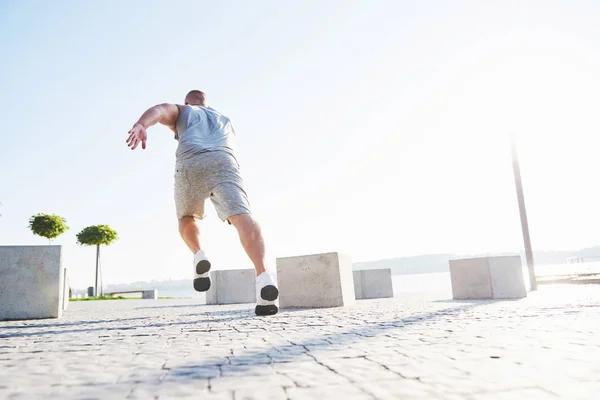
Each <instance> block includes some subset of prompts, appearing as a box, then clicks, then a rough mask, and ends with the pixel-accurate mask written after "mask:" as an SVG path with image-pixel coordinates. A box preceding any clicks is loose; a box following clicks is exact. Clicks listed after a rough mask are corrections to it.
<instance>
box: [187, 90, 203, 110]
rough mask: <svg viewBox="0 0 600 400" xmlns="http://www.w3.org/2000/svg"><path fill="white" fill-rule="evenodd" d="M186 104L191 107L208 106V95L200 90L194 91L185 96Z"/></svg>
mask: <svg viewBox="0 0 600 400" xmlns="http://www.w3.org/2000/svg"><path fill="white" fill-rule="evenodd" d="M185 104H186V105H187V104H189V105H191V106H206V94H204V92H202V91H200V90H192V91H190V92H189V93H188V94H187V96H185Z"/></svg>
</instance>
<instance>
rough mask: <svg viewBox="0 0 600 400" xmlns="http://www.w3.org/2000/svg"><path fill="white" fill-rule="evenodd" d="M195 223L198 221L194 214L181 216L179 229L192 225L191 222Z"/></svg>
mask: <svg viewBox="0 0 600 400" xmlns="http://www.w3.org/2000/svg"><path fill="white" fill-rule="evenodd" d="M195 223H196V219H195V218H194V217H192V216H188V217H181V218H179V230H180V231H183V230H185V229H186V228H187V227H188V226H190V224H195Z"/></svg>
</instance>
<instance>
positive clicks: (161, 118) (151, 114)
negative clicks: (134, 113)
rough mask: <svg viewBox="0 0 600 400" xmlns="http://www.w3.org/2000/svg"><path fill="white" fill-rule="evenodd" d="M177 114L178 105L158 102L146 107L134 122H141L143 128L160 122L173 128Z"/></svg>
mask: <svg viewBox="0 0 600 400" xmlns="http://www.w3.org/2000/svg"><path fill="white" fill-rule="evenodd" d="M178 116H179V107H177V106H176V105H175V104H168V103H164V104H158V105H156V106H154V107H150V108H149V109H147V110H146V111H145V112H144V113H143V114H142V116H141V117H140V119H139V120H138V121H137V122H136V124H141V125H142V126H143V127H144V129H148V128H150V127H151V126H153V125H156V124H162V125H165V126H168V127H169V128H171V129H173V128H175V123H176V122H177V117H178Z"/></svg>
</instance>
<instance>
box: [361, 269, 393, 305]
mask: <svg viewBox="0 0 600 400" xmlns="http://www.w3.org/2000/svg"><path fill="white" fill-rule="evenodd" d="M354 293H355V295H356V299H380V298H385V297H394V287H393V285H392V270H391V269H390V268H382V269H365V270H362V271H354Z"/></svg>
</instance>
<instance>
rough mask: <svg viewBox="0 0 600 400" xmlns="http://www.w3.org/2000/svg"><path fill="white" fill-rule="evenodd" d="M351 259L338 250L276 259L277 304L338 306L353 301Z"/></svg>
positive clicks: (283, 305) (316, 306)
mask: <svg viewBox="0 0 600 400" xmlns="http://www.w3.org/2000/svg"><path fill="white" fill-rule="evenodd" d="M353 281H354V279H353V276H352V262H351V261H350V258H349V257H347V256H344V255H342V254H339V253H324V254H312V255H303V256H296V257H282V258H278V259H277V283H278V285H279V305H280V307H281V308H285V307H298V308H302V307H315V308H318V307H341V306H346V305H350V304H352V303H354V300H355V298H354V283H353Z"/></svg>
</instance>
